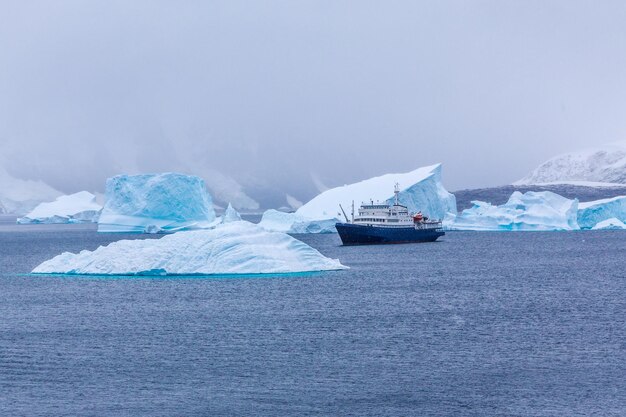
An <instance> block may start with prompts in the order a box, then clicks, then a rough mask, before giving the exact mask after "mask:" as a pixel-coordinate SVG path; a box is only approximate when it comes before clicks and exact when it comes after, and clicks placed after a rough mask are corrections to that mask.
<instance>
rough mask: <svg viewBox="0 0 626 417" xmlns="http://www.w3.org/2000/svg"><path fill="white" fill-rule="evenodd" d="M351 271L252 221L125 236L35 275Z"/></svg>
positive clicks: (61, 258)
mask: <svg viewBox="0 0 626 417" xmlns="http://www.w3.org/2000/svg"><path fill="white" fill-rule="evenodd" d="M338 269H346V267H345V266H343V265H342V264H341V263H340V262H339V261H338V260H336V259H330V258H327V257H325V256H323V255H322V254H321V253H320V252H318V251H317V250H316V249H314V248H312V247H310V246H309V245H307V244H305V243H303V242H301V241H299V240H297V239H295V238H293V237H291V236H289V235H287V234H285V233H278V232H267V231H265V230H264V229H262V228H261V227H259V226H257V225H254V224H252V223H249V222H246V221H235V222H229V223H224V224H220V225H218V226H216V227H215V228H214V229H210V230H195V231H189V232H185V233H176V234H171V235H166V236H164V237H162V238H160V239H145V240H121V241H118V242H113V243H111V244H109V245H108V246H101V247H99V248H98V249H96V250H94V251H93V252H91V251H87V250H84V251H81V252H80V253H78V254H73V253H69V252H65V253H63V254H61V255H58V256H56V257H54V258H52V259H50V260H48V261H45V262H43V263H42V264H41V265H39V266H37V267H36V268H35V269H34V270H33V273H38V274H75V275H222V274H276V273H290V272H313V271H326V270H338Z"/></svg>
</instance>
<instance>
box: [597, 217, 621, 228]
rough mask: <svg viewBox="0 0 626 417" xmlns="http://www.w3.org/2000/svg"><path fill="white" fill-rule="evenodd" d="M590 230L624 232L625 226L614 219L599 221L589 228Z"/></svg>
mask: <svg viewBox="0 0 626 417" xmlns="http://www.w3.org/2000/svg"><path fill="white" fill-rule="evenodd" d="M591 229H592V230H626V224H624V222H623V221H621V220H619V219H616V218H615V217H613V218H611V219H608V220H604V221H601V222H600V223H598V224H596V225H595V226H593V227H592V228H591Z"/></svg>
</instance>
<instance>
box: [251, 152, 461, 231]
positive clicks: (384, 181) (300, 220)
mask: <svg viewBox="0 0 626 417" xmlns="http://www.w3.org/2000/svg"><path fill="white" fill-rule="evenodd" d="M396 183H398V184H400V187H402V188H401V191H400V193H399V195H398V199H399V201H400V204H403V205H405V206H407V207H408V209H409V211H413V212H417V211H421V212H422V213H424V214H425V215H426V216H428V217H430V218H432V219H443V218H445V217H446V216H450V215H455V214H456V212H457V211H456V199H455V197H454V195H453V194H451V193H449V192H448V191H447V190H446V189H445V188H444V187H443V184H442V183H441V164H436V165H431V166H427V167H423V168H418V169H416V170H414V171H411V172H407V173H403V174H385V175H382V176H379V177H374V178H370V179H367V180H364V181H360V182H357V183H354V184H349V185H344V186H342V187H336V188H331V189H328V190H326V191H324V192H322V193H321V194H319V195H318V196H317V197H315V198H313V199H312V200H311V201H309V202H308V203H306V204H304V205H303V206H301V207H300V208H299V209H298V210H296V212H295V213H280V212H278V211H276V210H269V211H267V212H265V213H264V214H263V220H262V221H261V223H259V224H260V225H261V226H263V227H265V228H267V229H268V230H279V231H284V232H288V233H320V232H335V230H334V229H335V227H334V223H336V222H337V221H338V220H339V219H340V218H341V217H342V215H341V214H340V208H339V205H340V204H341V205H342V207H343V208H344V210H349V208H350V207H351V206H352V202H353V201H354V202H355V205H359V204H360V203H361V202H366V201H370V200H374V201H385V202H386V203H388V204H393V190H394V186H395V184H396Z"/></svg>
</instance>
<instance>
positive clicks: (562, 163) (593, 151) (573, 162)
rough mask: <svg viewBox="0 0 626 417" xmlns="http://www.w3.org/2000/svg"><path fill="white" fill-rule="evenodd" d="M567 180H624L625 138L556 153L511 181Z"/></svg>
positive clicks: (546, 181) (625, 177) (521, 183)
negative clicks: (587, 147)
mask: <svg viewBox="0 0 626 417" xmlns="http://www.w3.org/2000/svg"><path fill="white" fill-rule="evenodd" d="M571 182H575V183H577V184H578V185H580V184H583V185H584V184H585V182H587V183H589V182H592V183H603V185H604V186H606V185H607V183H612V184H613V185H615V184H626V141H621V142H614V143H609V144H606V145H603V146H597V147H594V148H590V149H584V150H581V151H577V152H570V153H566V154H563V155H559V156H556V157H554V158H552V159H550V160H548V161H546V162H544V163H543V164H541V165H540V166H539V167H538V168H537V169H535V170H534V171H533V172H531V173H530V174H528V175H527V176H526V177H524V178H522V179H521V180H519V181H517V182H515V183H514V185H526V184H545V183H571ZM592 186H595V185H592Z"/></svg>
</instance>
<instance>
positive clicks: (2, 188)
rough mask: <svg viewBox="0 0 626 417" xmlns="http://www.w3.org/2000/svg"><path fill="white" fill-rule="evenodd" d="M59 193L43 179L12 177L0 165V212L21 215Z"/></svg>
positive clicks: (57, 195) (59, 193) (59, 194)
mask: <svg viewBox="0 0 626 417" xmlns="http://www.w3.org/2000/svg"><path fill="white" fill-rule="evenodd" d="M61 195H63V194H62V193H61V192H60V191H58V190H55V189H54V188H52V187H50V186H49V185H48V184H46V183H44V182H43V181H33V180H23V179H19V178H14V177H13V176H11V175H10V174H9V173H8V172H6V170H4V169H3V168H1V167H0V213H3V212H5V213H12V214H18V215H23V214H26V213H28V212H29V211H31V210H33V209H34V208H35V207H37V205H39V203H42V202H45V201H52V200H54V199H55V198H57V197H59V196H61Z"/></svg>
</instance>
